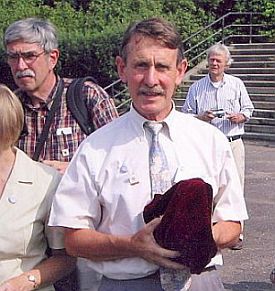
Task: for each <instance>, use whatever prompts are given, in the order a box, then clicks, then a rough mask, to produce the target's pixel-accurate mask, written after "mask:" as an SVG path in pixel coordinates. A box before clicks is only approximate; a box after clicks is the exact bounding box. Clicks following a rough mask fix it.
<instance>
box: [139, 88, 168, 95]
mask: <svg viewBox="0 0 275 291" xmlns="http://www.w3.org/2000/svg"><path fill="white" fill-rule="evenodd" d="M138 94H139V95H156V96H157V95H161V96H163V95H165V92H164V90H162V89H161V88H152V89H150V88H140V89H139V90H138Z"/></svg>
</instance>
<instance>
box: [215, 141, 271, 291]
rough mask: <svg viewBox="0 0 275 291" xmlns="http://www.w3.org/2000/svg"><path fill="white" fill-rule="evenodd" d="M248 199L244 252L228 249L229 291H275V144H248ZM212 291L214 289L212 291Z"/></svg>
mask: <svg viewBox="0 0 275 291" xmlns="http://www.w3.org/2000/svg"><path fill="white" fill-rule="evenodd" d="M245 149H246V180H245V197H246V201H247V208H248V213H249V220H248V221H247V222H246V223H245V233H244V247H243V249H242V250H238V251H232V250H224V251H223V253H224V266H223V267H222V268H221V269H220V271H221V275H222V278H223V282H224V286H225V288H226V290H234V291H235V290H238V291H244V290H257V291H262V290H275V286H274V285H275V284H274V285H272V284H271V282H270V279H269V275H270V272H271V270H272V269H273V268H275V144H268V143H259V142H251V141H245ZM209 291H210V290H209Z"/></svg>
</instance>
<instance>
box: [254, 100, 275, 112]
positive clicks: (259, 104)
mask: <svg viewBox="0 0 275 291" xmlns="http://www.w3.org/2000/svg"><path fill="white" fill-rule="evenodd" d="M252 102H253V105H254V107H255V108H258V109H268V110H275V100H274V101H273V102H268V101H254V100H252Z"/></svg>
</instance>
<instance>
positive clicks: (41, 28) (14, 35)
mask: <svg viewBox="0 0 275 291" xmlns="http://www.w3.org/2000/svg"><path fill="white" fill-rule="evenodd" d="M18 40H21V41H24V42H26V43H37V44H39V45H40V46H41V48H43V49H44V51H45V52H46V53H50V52H51V51H52V50H53V49H57V48H58V39H57V32H56V28H55V26H54V25H53V24H52V23H51V22H49V21H48V20H44V19H39V18H26V19H22V20H18V21H16V22H13V23H12V24H11V25H10V26H9V27H8V28H7V29H6V31H5V35H4V40H3V42H4V47H5V49H6V48H7V45H8V44H9V43H11V42H14V41H18Z"/></svg>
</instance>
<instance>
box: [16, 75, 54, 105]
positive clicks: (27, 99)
mask: <svg viewBox="0 0 275 291" xmlns="http://www.w3.org/2000/svg"><path fill="white" fill-rule="evenodd" d="M56 80H57V81H56V83H55V85H54V87H53V89H52V91H51V92H50V94H49V96H48V98H47V100H46V101H41V102H40V106H39V107H38V108H36V107H34V106H33V105H32V102H31V97H30V96H29V95H27V93H26V92H25V91H23V90H21V89H19V90H18V91H17V92H18V94H19V95H21V100H22V103H23V104H24V105H25V106H26V107H28V108H30V109H34V110H35V109H43V108H47V109H48V110H50V109H51V106H52V104H53V98H54V96H55V93H56V90H57V87H58V83H59V81H60V77H59V76H57V75H56Z"/></svg>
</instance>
